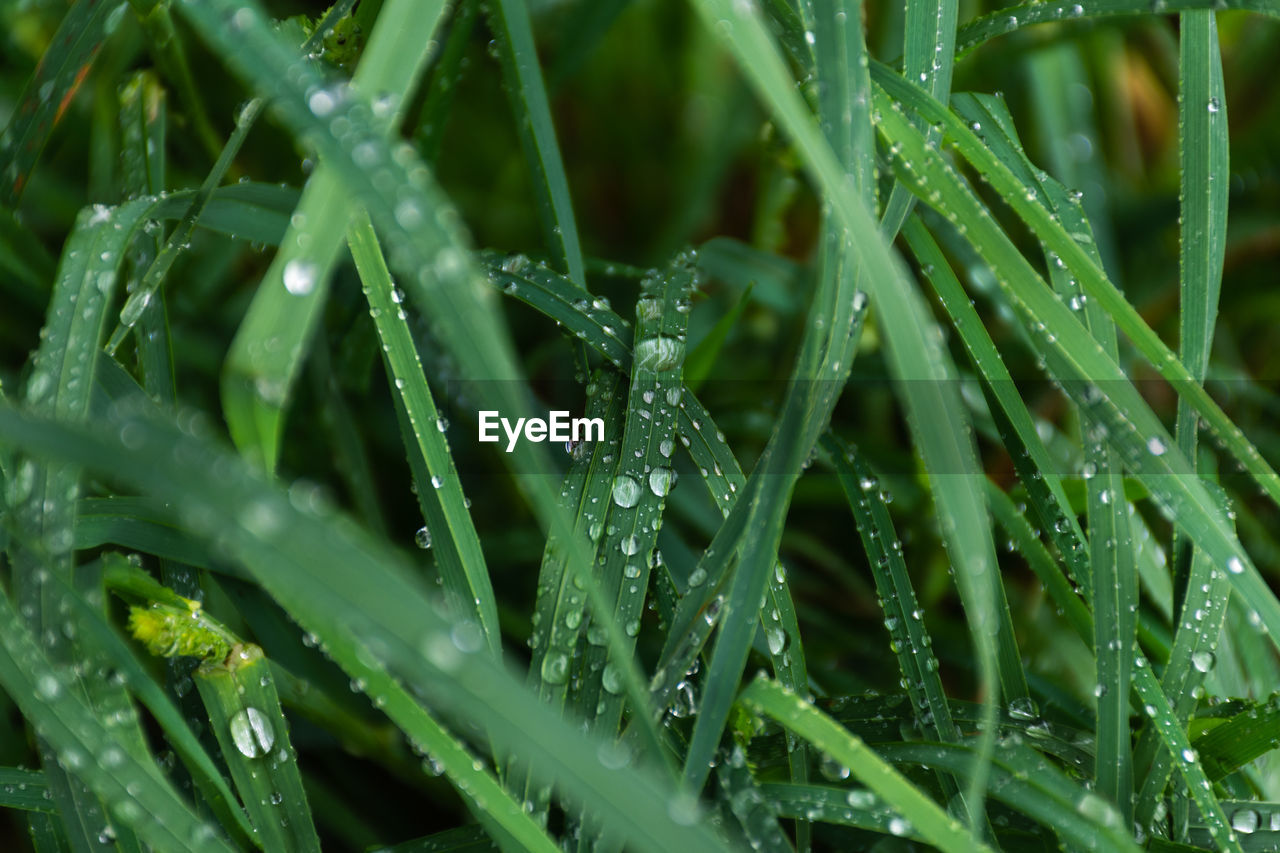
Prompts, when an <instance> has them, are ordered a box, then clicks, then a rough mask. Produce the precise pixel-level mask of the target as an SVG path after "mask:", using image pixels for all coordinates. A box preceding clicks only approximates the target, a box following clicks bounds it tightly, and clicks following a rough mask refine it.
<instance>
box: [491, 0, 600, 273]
mask: <svg viewBox="0 0 1280 853" xmlns="http://www.w3.org/2000/svg"><path fill="white" fill-rule="evenodd" d="M489 10H490V28H491V29H492V30H493V33H494V37H495V38H496V39H497V42H498V50H499V55H500V57H501V60H502V75H503V78H504V80H505V82H506V89H507V93H508V95H509V96H510V100H511V109H512V112H513V113H514V114H515V121H516V128H517V131H518V133H519V136H520V146H521V147H522V148H523V149H524V153H525V159H526V160H527V161H528V163H529V170H530V172H531V174H532V176H533V185H534V193H535V195H536V196H537V201H538V213H539V214H540V218H541V220H542V227H543V232H544V234H545V240H546V244H547V246H548V247H550V248H551V250H552V253H553V255H554V257H556V258H557V260H558V261H559V265H560V266H561V270H562V271H563V272H565V273H566V274H567V275H568V276H569V280H570V281H572V282H574V283H575V284H577V285H578V286H579V287H582V288H583V289H584V290H585V289H586V283H587V278H586V271H585V269H584V267H583V263H582V246H581V244H580V243H579V240H578V225H577V222H576V221H575V220H574V217H573V204H572V202H571V201H570V198H569V180H568V177H567V176H566V175H565V171H564V162H563V161H562V160H561V158H560V146H559V144H558V143H557V142H556V130H555V125H554V124H553V123H552V120H551V104H550V103H549V102H548V101H547V90H546V86H545V84H544V83H543V79H542V69H541V67H540V66H539V64H538V51H537V48H536V46H535V44H534V40H533V21H532V20H531V18H530V15H529V7H528V4H527V2H526V0H495V2H493V3H492V4H490V6H489Z"/></svg>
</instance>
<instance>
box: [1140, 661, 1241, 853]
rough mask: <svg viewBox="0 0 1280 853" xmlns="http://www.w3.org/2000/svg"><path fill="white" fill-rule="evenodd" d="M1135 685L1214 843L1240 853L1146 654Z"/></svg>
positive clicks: (1234, 837)
mask: <svg viewBox="0 0 1280 853" xmlns="http://www.w3.org/2000/svg"><path fill="white" fill-rule="evenodd" d="M1133 687H1134V689H1135V690H1137V691H1138V696H1139V697H1140V698H1141V700H1142V702H1143V703H1144V706H1143V707H1144V710H1145V711H1146V714H1147V717H1148V718H1149V719H1150V720H1151V725H1152V726H1153V727H1154V729H1155V731H1156V733H1157V734H1158V735H1159V737H1160V740H1161V742H1162V744H1163V745H1164V748H1165V749H1166V750H1168V751H1169V752H1170V754H1171V755H1172V756H1173V765H1174V766H1175V767H1176V768H1178V770H1179V771H1181V773H1182V778H1183V779H1184V780H1185V781H1186V784H1187V790H1188V791H1189V792H1190V795H1191V799H1192V801H1193V802H1194V803H1195V804H1196V808H1198V809H1199V810H1200V816H1201V818H1203V819H1204V821H1205V822H1206V824H1207V825H1208V829H1209V834H1210V836H1211V837H1212V839H1213V843H1214V844H1215V845H1217V847H1218V849H1220V850H1224V851H1233V853H1240V849H1241V848H1240V839H1239V837H1238V836H1237V835H1236V833H1235V830H1233V829H1232V828H1231V823H1230V822H1229V821H1228V820H1227V816H1226V813H1225V812H1223V810H1222V805H1221V804H1220V803H1219V802H1218V798H1217V796H1215V795H1214V793H1213V786H1212V785H1211V784H1210V783H1209V778H1208V777H1207V776H1206V775H1205V772H1204V768H1203V767H1202V766H1201V764H1200V757H1199V755H1198V754H1197V753H1196V751H1195V750H1194V749H1192V748H1191V740H1190V739H1189V738H1188V737H1187V733H1186V731H1184V730H1183V728H1182V725H1181V724H1180V723H1179V722H1178V718H1177V717H1176V716H1175V715H1174V712H1173V709H1172V708H1171V707H1170V706H1169V700H1168V699H1167V698H1166V697H1165V695H1164V691H1162V690H1161V689H1160V682H1159V680H1158V679H1157V678H1156V675H1155V673H1154V672H1152V671H1151V666H1150V664H1148V663H1147V662H1146V660H1145V659H1143V658H1138V659H1136V660H1135V661H1134V667H1133Z"/></svg>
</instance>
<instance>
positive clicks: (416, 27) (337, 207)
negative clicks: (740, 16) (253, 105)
mask: <svg viewBox="0 0 1280 853" xmlns="http://www.w3.org/2000/svg"><path fill="white" fill-rule="evenodd" d="M446 5H447V4H446V3H444V2H443V0H432V2H431V3H430V4H429V5H427V6H425V7H424V6H423V4H421V3H413V2H409V0H395V1H394V2H389V3H387V5H386V6H385V7H384V9H383V10H382V13H381V14H380V15H379V18H378V24H377V26H376V27H375V28H374V31H373V33H372V34H371V36H370V39H369V44H368V46H367V47H366V48H365V52H364V54H363V56H362V58H361V61H360V64H359V65H358V66H357V67H356V71H355V75H354V76H353V77H352V80H351V85H352V86H353V87H354V88H355V89H357V90H359V91H361V92H364V93H366V94H367V95H370V96H377V97H378V98H379V99H380V100H379V104H381V105H382V109H381V112H380V113H379V114H378V115H377V120H378V123H379V125H380V126H381V127H382V128H383V132H384V133H389V132H390V131H391V130H392V129H394V128H395V127H396V121H397V117H398V116H401V115H403V112H404V105H405V103H406V102H407V101H408V99H409V98H411V97H412V93H413V87H414V85H415V83H416V82H417V79H418V76H419V73H420V72H421V70H422V69H423V67H425V65H426V63H427V61H428V60H429V59H430V58H431V57H432V56H433V55H434V53H435V52H436V51H435V48H436V43H435V42H434V41H433V40H432V34H433V33H434V32H435V31H436V29H437V27H438V26H439V23H440V21H441V19H442V16H443V15H444V11H445V7H446ZM350 215H351V210H350V207H349V205H348V204H347V203H346V193H345V190H344V188H343V185H342V183H341V181H340V180H339V178H338V177H337V175H336V174H335V171H334V168H333V166H332V165H330V164H328V163H325V162H321V164H320V165H319V167H318V168H317V169H316V172H315V174H314V175H312V177H311V180H310V181H308V182H307V186H306V188H305V189H304V190H303V193H302V198H301V200H300V201H299V203H298V207H297V210H296V211H295V212H294V214H293V216H292V218H291V220H290V225H289V230H288V232H287V233H286V234H285V236H284V239H283V240H282V242H281V244H280V246H281V248H280V251H279V252H278V253H277V254H276V256H275V257H274V258H273V259H272V262H271V266H270V267H269V268H268V269H267V272H266V274H265V275H264V276H263V279H262V281H261V282H260V283H259V285H258V290H257V292H256V293H255V294H254V299H253V302H252V303H251V304H250V306H249V311H248V313H247V314H246V315H245V317H244V319H243V320H242V321H241V324H240V328H239V330H238V331H237V333H236V337H235V340H234V341H233V343H232V345H231V351H230V353H229V354H228V357H227V360H226V362H225V364H224V367H223V379H222V399H223V411H224V413H225V416H226V418H227V426H228V427H229V428H230V430H231V435H232V438H233V439H235V442H236V444H237V445H238V446H239V447H240V448H241V449H242V450H243V451H244V452H246V453H248V454H249V455H250V458H254V459H259V460H261V462H262V464H263V465H264V466H265V467H266V469H267V470H269V471H270V470H274V469H275V463H276V460H277V455H278V453H279V445H280V437H281V430H282V429H283V426H284V424H283V418H284V408H285V406H286V405H287V404H288V401H289V396H290V389H291V387H292V385H293V383H294V380H295V378H296V376H297V372H298V368H299V366H300V365H301V362H302V359H303V357H304V356H305V355H306V347H307V342H308V341H309V340H310V337H311V334H312V332H313V330H314V329H315V327H316V323H317V321H318V319H319V317H320V310H321V309H322V308H323V306H324V304H325V300H326V298H327V295H328V287H329V279H330V276H331V274H332V271H333V267H334V264H335V263H337V261H338V257H339V253H340V252H341V249H342V236H343V234H344V233H346V230H347V225H348V221H349V218H350Z"/></svg>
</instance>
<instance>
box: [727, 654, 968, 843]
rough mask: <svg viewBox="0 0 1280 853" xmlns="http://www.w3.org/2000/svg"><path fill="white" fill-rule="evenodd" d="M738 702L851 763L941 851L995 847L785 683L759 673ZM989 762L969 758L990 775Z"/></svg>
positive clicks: (857, 773)
mask: <svg viewBox="0 0 1280 853" xmlns="http://www.w3.org/2000/svg"><path fill="white" fill-rule="evenodd" d="M739 701H740V702H742V703H743V704H744V705H746V706H747V707H748V708H750V709H751V710H753V711H756V712H757V713H762V714H766V715H768V716H769V717H771V718H773V719H774V720H776V721H777V722H778V723H779V724H780V725H782V726H783V727H785V728H786V729H787V730H789V731H792V732H794V733H795V734H796V735H798V736H799V737H802V738H804V739H805V740H807V741H809V743H811V744H813V745H814V746H816V747H817V748H818V749H820V750H822V751H823V752H824V753H826V754H827V755H830V756H831V757H832V758H834V759H835V760H836V761H839V762H840V763H841V764H843V765H844V766H845V767H848V768H849V770H850V772H851V773H852V775H853V776H855V777H856V778H857V779H858V780H859V781H861V782H863V783H864V784H866V786H867V787H868V788H870V789H871V790H873V791H874V792H875V793H876V794H877V795H879V796H880V798H881V799H883V800H884V801H885V803H887V804H888V805H890V806H892V807H893V808H895V809H896V810H897V811H898V814H899V815H900V816H901V818H902V819H903V820H905V821H908V822H909V827H911V828H914V829H915V831H916V832H918V833H919V834H920V836H921V837H922V838H924V839H925V840H926V841H927V842H928V843H930V844H932V845H934V846H935V847H937V848H938V849H939V850H942V851H945V852H946V853H960V851H968V853H974V851H987V853H990V850H991V848H990V847H988V846H987V845H986V844H985V843H983V842H982V841H981V840H980V839H978V838H976V837H974V836H973V835H972V834H971V833H970V832H969V830H967V829H965V827H963V826H962V825H961V824H960V823H959V822H957V821H956V820H955V819H954V818H952V817H950V816H948V815H947V813H946V812H945V811H943V810H942V809H941V808H939V806H938V804H937V803H935V802H934V801H933V800H931V799H930V798H929V797H927V796H926V795H925V794H923V793H921V791H920V790H919V789H918V788H916V787H915V786H914V785H912V784H911V782H909V781H908V780H907V779H906V778H905V777H903V776H902V775H901V774H899V773H898V771H896V770H894V769H893V767H892V766H890V765H889V764H887V763H886V762H884V761H883V760H882V759H881V758H880V757H879V756H877V755H876V753H875V752H873V751H872V750H871V749H870V748H869V747H867V745H866V744H865V743H863V742H862V740H860V739H859V738H858V737H857V736H855V735H853V734H852V733H850V732H849V731H848V730H847V729H844V728H842V727H841V726H839V725H838V724H837V723H836V722H835V721H834V720H832V719H831V718H830V717H828V716H826V715H825V714H823V713H822V712H821V711H819V710H818V709H817V708H815V707H814V706H813V705H811V704H810V703H808V702H806V701H804V700H803V699H801V698H800V697H799V696H797V695H795V694H794V693H792V692H791V691H789V690H787V689H786V688H785V687H782V686H781V685H779V684H776V683H774V682H770V681H768V680H766V679H762V678H758V679H756V680H755V681H753V682H752V683H751V684H750V685H748V686H747V688H746V689H745V690H743V691H742V695H741V697H740V698H739ZM986 763H987V760H986V759H979V760H976V761H973V762H970V765H969V767H970V769H972V768H973V767H978V768H980V769H981V770H982V772H981V773H980V775H982V776H983V777H984V779H985V776H986V768H985V766H984V765H985V764H986ZM904 828H905V827H904Z"/></svg>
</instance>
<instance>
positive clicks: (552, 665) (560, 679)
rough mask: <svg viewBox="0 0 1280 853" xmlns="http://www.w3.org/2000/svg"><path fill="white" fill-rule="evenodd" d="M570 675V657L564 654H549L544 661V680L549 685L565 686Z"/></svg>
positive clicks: (554, 652) (555, 652)
mask: <svg viewBox="0 0 1280 853" xmlns="http://www.w3.org/2000/svg"><path fill="white" fill-rule="evenodd" d="M568 674H569V657H568V655H566V654H565V653H564V652H557V651H550V652H547V656H546V657H544V658H543V659H542V680H543V681H545V682H547V683H548V684H563V683H564V680H565V678H566V677H567V676H568Z"/></svg>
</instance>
